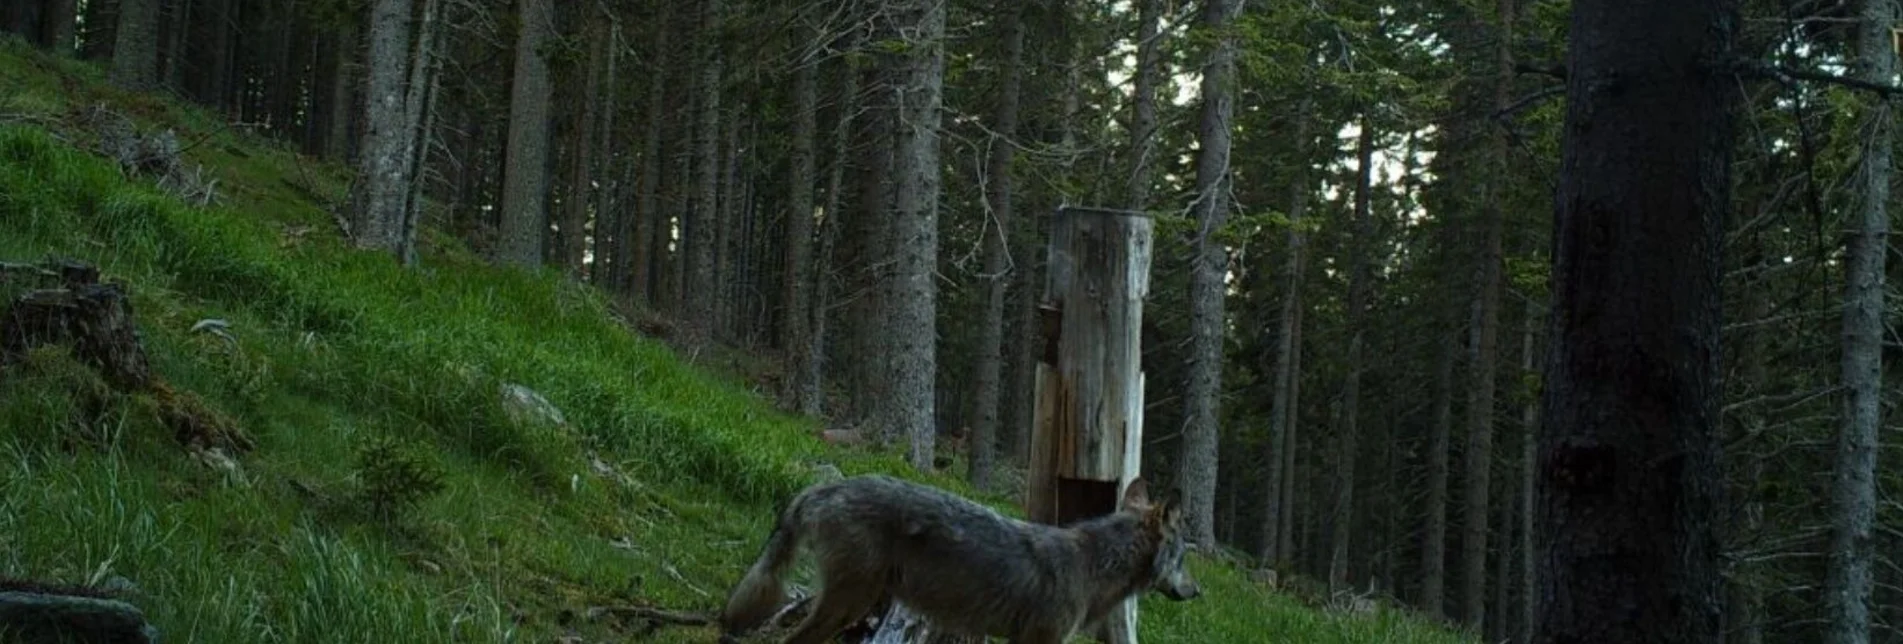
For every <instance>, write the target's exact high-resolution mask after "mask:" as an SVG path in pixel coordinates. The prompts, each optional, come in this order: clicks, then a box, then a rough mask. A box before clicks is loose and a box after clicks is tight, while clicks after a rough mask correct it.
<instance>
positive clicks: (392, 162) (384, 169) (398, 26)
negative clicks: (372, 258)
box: [350, 0, 412, 252]
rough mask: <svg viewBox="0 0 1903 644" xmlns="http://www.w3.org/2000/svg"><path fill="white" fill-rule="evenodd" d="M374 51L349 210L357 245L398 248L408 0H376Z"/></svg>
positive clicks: (404, 195)
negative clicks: (355, 180) (352, 206)
mask: <svg viewBox="0 0 1903 644" xmlns="http://www.w3.org/2000/svg"><path fill="white" fill-rule="evenodd" d="M368 17H369V22H368V27H369V33H370V54H369V68H370V74H369V76H368V84H367V86H366V87H365V91H364V93H365V95H366V96H367V97H368V100H367V101H366V102H365V105H364V122H365V123H366V124H367V125H368V126H369V127H368V129H367V131H366V132H365V135H364V144H363V155H362V157H361V159H360V163H359V167H358V170H357V183H356V189H355V193H356V194H354V195H352V203H353V204H354V205H355V208H353V209H352V210H351V221H350V229H351V230H350V236H351V241H352V242H354V243H355V244H356V246H357V247H358V248H366V249H378V250H385V251H392V252H394V251H396V250H397V247H398V245H399V242H400V239H399V237H400V235H401V234H402V229H401V225H402V221H403V213H404V210H405V208H406V206H407V204H408V203H409V202H408V194H409V188H410V186H409V183H408V181H407V177H408V175H407V173H405V172H404V170H405V168H407V167H408V166H409V164H410V149H409V148H410V135H411V127H412V125H411V123H410V121H409V118H408V116H409V113H410V111H409V109H408V103H407V100H408V98H409V96H408V95H409V92H408V91H407V90H408V89H409V82H408V79H406V78H405V75H406V72H408V71H410V69H411V56H410V0H377V1H376V2H375V3H374V4H373V5H371V10H370V13H369V16H368Z"/></svg>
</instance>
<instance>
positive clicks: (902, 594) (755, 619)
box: [721, 476, 1201, 644]
mask: <svg viewBox="0 0 1903 644" xmlns="http://www.w3.org/2000/svg"><path fill="white" fill-rule="evenodd" d="M1145 488H1146V486H1145V485H1144V484H1143V483H1142V481H1137V482H1133V483H1132V484H1131V486H1130V489H1129V492H1128V493H1126V495H1125V498H1124V502H1123V504H1122V506H1123V507H1122V508H1121V509H1119V510H1118V511H1117V512H1115V513H1112V514H1109V515H1105V516H1102V517H1097V518H1094V519H1088V520H1085V521H1081V522H1078V523H1076V524H1074V525H1071V526H1067V527H1056V526H1049V525H1043V524H1036V523H1030V522H1026V521H1020V520H1017V519H1013V518H1010V517H1006V516H1004V515H1002V514H999V513H998V512H996V511H994V510H992V509H991V508H988V507H985V506H983V505H979V504H977V503H974V502H971V501H969V500H966V499H964V498H962V497H959V496H957V495H954V494H951V493H949V492H945V491H943V490H939V489H937V488H933V487H929V486H924V485H919V484H915V483H910V482H906V481H902V480H899V479H895V478H890V477H885V476H863V477H856V478H849V479H844V480H840V481H834V482H830V483H822V484H819V485H815V486H812V487H809V488H807V489H806V490H805V491H803V492H801V493H800V494H799V495H798V496H796V497H794V499H793V500H792V502H791V503H789V504H788V505H787V508H786V509H785V511H783V512H781V514H780V516H779V520H778V522H777V525H776V526H775V527H774V529H773V532H772V534H770V535H769V536H768V537H767V544H766V547H765V548H764V549H763V551H762V552H761V555H760V558H759V560H758V561H756V562H755V563H754V564H753V567H752V568H751V569H750V570H748V572H747V575H746V577H745V578H744V579H742V580H741V582H740V584H739V585H737V586H736V587H735V588H734V591H733V594H732V596H730V597H729V599H728V603H727V609H726V611H725V612H724V613H723V615H722V618H721V624H722V625H723V627H724V628H725V629H726V630H727V631H728V633H730V634H731V633H741V632H745V631H747V630H751V629H753V628H755V627H757V626H759V624H760V623H761V622H762V621H764V620H765V619H766V618H767V617H768V616H770V615H771V614H772V613H773V612H774V611H775V610H776V609H777V608H779V605H780V604H781V603H783V602H784V601H785V598H784V592H783V591H782V590H781V587H782V585H783V582H782V579H781V577H782V576H783V575H784V574H785V571H786V568H787V567H788V566H789V565H790V564H791V563H792V561H793V559H794V555H795V554H796V553H797V551H799V550H800V549H801V547H802V546H803V547H804V549H805V550H806V551H807V552H809V553H811V554H812V555H813V556H814V557H815V558H816V559H817V561H818V564H819V570H820V577H821V580H822V583H823V589H822V591H821V593H820V596H819V599H818V602H817V603H816V607H815V608H814V609H813V612H812V614H811V615H809V616H808V617H807V619H806V621H805V622H803V623H802V624H801V625H800V627H799V628H798V629H797V630H795V631H794V633H793V634H792V635H791V636H789V637H788V638H787V639H786V640H785V641H786V642H787V643H788V644H818V643H820V642H824V641H827V640H829V639H830V638H831V637H832V636H833V635H834V634H835V633H837V632H838V631H839V630H841V629H842V628H844V627H846V626H848V625H849V624H851V623H853V622H855V621H857V620H858V619H860V618H861V617H863V616H864V615H865V614H866V613H867V612H868V611H869V610H870V609H871V608H872V607H873V606H874V604H876V603H878V602H879V600H880V599H882V598H884V597H885V596H887V595H888V594H889V595H891V596H893V597H895V598H897V599H898V600H900V601H903V602H904V603H905V604H906V605H907V606H910V607H911V608H912V609H913V610H915V611H917V612H919V613H920V614H923V615H925V616H926V617H927V618H929V619H930V620H931V621H932V623H933V624H934V625H935V626H936V627H937V628H939V629H944V630H946V631H950V632H955V633H963V634H970V635H996V636H1003V637H1008V638H1010V640H1011V641H1012V642H1019V643H1023V644H1055V643H1057V642H1062V641H1063V640H1064V638H1065V637H1068V636H1069V635H1070V634H1072V633H1074V632H1077V631H1079V630H1080V629H1082V628H1084V627H1085V626H1086V625H1092V624H1095V623H1096V622H1097V621H1098V620H1099V619H1101V618H1102V617H1103V616H1104V615H1105V614H1106V613H1107V612H1108V611H1110V609H1112V608H1114V607H1115V606H1116V605H1117V604H1118V603H1120V602H1122V601H1123V600H1124V599H1126V598H1129V597H1133V596H1136V595H1138V594H1140V593H1142V592H1143V591H1144V590H1146V589H1152V588H1154V589H1156V590H1158V591H1160V592H1162V593H1163V594H1164V595H1166V596H1169V597H1170V598H1172V599H1178V600H1184V599H1189V598H1192V597H1195V596H1196V595H1197V594H1200V592H1201V590H1200V589H1199V588H1197V586H1196V583H1195V581H1193V580H1192V579H1190V577H1189V575H1188V574H1187V573H1186V572H1184V570H1183V568H1182V555H1183V551H1184V545H1183V539H1182V535H1181V523H1182V515H1181V512H1180V511H1178V509H1177V508H1176V507H1175V504H1174V503H1170V502H1167V501H1166V502H1165V503H1163V504H1161V505H1151V504H1150V502H1149V499H1148V497H1147V495H1146V492H1145Z"/></svg>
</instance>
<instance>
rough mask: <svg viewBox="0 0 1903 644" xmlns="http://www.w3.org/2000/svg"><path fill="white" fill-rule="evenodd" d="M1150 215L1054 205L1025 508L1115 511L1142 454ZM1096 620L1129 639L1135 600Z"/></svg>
mask: <svg viewBox="0 0 1903 644" xmlns="http://www.w3.org/2000/svg"><path fill="white" fill-rule="evenodd" d="M1153 224H1154V222H1153V221H1151V219H1150V218H1149V217H1148V216H1147V215H1144V214H1143V213H1138V212H1130V211H1122V210H1102V209H1094V208H1075V207H1065V208H1059V209H1058V211H1057V216H1056V221H1054V222H1053V225H1052V226H1051V241H1050V255H1049V271H1048V275H1047V278H1046V280H1045V284H1044V298H1043V301H1042V302H1041V303H1040V304H1039V306H1038V314H1039V315H1040V318H1041V326H1042V341H1043V343H1042V355H1041V356H1040V357H1039V359H1038V365H1037V407H1036V409H1037V415H1036V419H1035V420H1034V422H1033V425H1032V428H1031V453H1030V463H1029V465H1030V471H1029V472H1028V473H1027V475H1028V478H1027V480H1026V486H1025V487H1026V490H1025V500H1024V504H1025V510H1026V513H1027V514H1028V515H1029V517H1030V518H1031V520H1033V521H1040V522H1044V523H1054V524H1065V523H1070V522H1073V521H1077V520H1079V519H1085V518H1089V517H1094V516H1100V515H1104V514H1109V513H1111V512H1114V511H1116V509H1117V503H1118V501H1119V500H1120V499H1122V498H1123V491H1124V488H1125V487H1127V486H1128V485H1129V484H1130V481H1132V480H1134V479H1136V477H1137V473H1138V470H1139V468H1140V466H1141V463H1142V447H1143V370H1142V342H1141V335H1142V334H1141V329H1142V326H1143V299H1144V297H1146V296H1147V295H1148V294H1149V290H1150V239H1151V229H1152V226H1153ZM1121 613H1122V618H1121V619H1117V618H1116V617H1111V618H1109V619H1106V620H1105V622H1106V623H1105V624H1104V627H1105V630H1106V632H1103V633H1100V634H1098V636H1099V638H1101V639H1103V641H1105V642H1113V643H1119V644H1121V643H1129V644H1135V642H1136V601H1135V600H1131V601H1128V602H1125V603H1124V605H1123V607H1122V609H1121Z"/></svg>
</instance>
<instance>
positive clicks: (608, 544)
mask: <svg viewBox="0 0 1903 644" xmlns="http://www.w3.org/2000/svg"><path fill="white" fill-rule="evenodd" d="M101 80H102V74H101V72H100V71H99V70H98V69H97V68H95V67H92V66H89V65H85V64H81V63H76V62H72V61H67V60H60V59H53V58H50V57H47V56H44V55H42V54H39V53H36V52H33V51H31V50H29V49H27V48H26V47H24V46H21V45H18V44H14V43H9V44H6V45H4V47H0V261H8V262H30V261H37V260H40V259H42V258H46V257H49V256H58V257H70V258H75V259H78V260H81V261H84V262H88V263H93V264H96V265H98V266H99V267H100V269H101V272H102V273H103V275H104V277H105V278H106V279H107V280H109V281H118V282H122V283H123V284H125V286H126V288H127V290H128V292H129V295H130V299H131V303H132V307H133V311H134V312H135V314H136V320H137V322H138V325H139V329H140V331H141V333H142V336H143V337H142V339H143V343H144V348H145V350H146V351H147V352H148V354H149V358H150V360H151V366H152V371H153V373H154V375H155V376H156V377H157V378H159V379H160V380H161V381H162V382H164V383H165V384H166V385H167V386H168V387H169V390H170V391H174V392H176V400H184V401H186V402H185V403H178V402H176V400H175V399H173V398H168V397H166V396H161V395H158V394H153V393H150V392H127V391H121V390H118V389H115V388H114V387H112V386H110V385H108V384H106V383H104V382H103V381H102V380H101V379H100V377H99V375H98V374H96V373H94V372H93V371H92V370H91V369H90V368H88V367H86V366H84V365H83V364H82V363H80V362H79V361H77V360H75V359H74V358H73V357H72V356H71V355H68V354H66V353H62V352H60V351H57V350H38V351H35V352H33V353H32V354H30V355H29V356H28V357H27V359H25V360H23V361H20V362H17V363H14V362H9V363H6V364H5V365H4V366H3V367H0V461H3V463H0V578H18V579H32V580H39V581H47V582H54V583H62V584H80V585H91V586H100V585H109V582H112V583H119V584H123V583H124V582H125V581H129V582H130V584H131V585H132V586H133V587H134V589H133V590H131V591H130V593H129V595H128V598H129V599H131V600H132V601H133V602H134V603H135V604H137V605H139V606H141V607H142V608H143V609H144V610H145V611H146V612H147V615H148V617H150V618H151V619H152V620H153V622H154V623H155V624H156V625H157V626H158V628H159V629H160V631H161V632H162V633H164V634H165V637H166V639H167V640H168V641H178V642H271V641H285V642H368V641H403V642H449V641H554V640H556V639H558V638H561V637H563V636H573V637H575V638H579V639H571V640H566V641H606V640H614V639H619V638H625V636H627V635H630V634H634V633H640V632H645V631H646V630H647V627H646V626H645V625H643V624H641V623H636V622H622V621H618V620H615V619H612V618H604V619H591V618H590V615H589V612H588V609H589V608H590V607H598V606H658V607H664V608H667V609H670V610H679V611H705V610H709V609H711V608H712V607H714V606H715V605H717V603H718V602H719V601H720V599H721V597H722V596H723V595H724V593H725V591H726V590H727V587H728V585H729V584H730V583H732V581H733V580H735V579H736V578H737V577H738V575H739V572H740V570H741V569H742V567H743V566H744V565H745V564H746V563H747V562H748V561H749V559H750V558H751V557H752V555H753V554H754V553H755V550H756V548H757V546H758V543H759V541H760V539H761V538H762V537H763V535H764V533H765V527H766V524H767V521H768V519H769V518H770V516H771V512H772V509H773V507H774V504H775V503H776V502H777V501H778V500H780V499H783V498H785V497H786V496H787V495H789V494H791V493H792V492H793V491H795V490H797V489H798V488H799V487H800V486H801V485H803V484H804V483H805V482H806V481H807V480H809V478H810V477H811V476H812V475H813V473H814V469H815V466H816V465H818V464H820V463H831V464H833V465H835V466H837V467H838V468H839V469H840V470H842V471H844V472H846V473H848V474H852V473H860V472H871V471H884V472H892V473H897V474H901V475H905V474H906V473H907V468H905V467H904V466H903V465H902V464H901V463H900V462H899V461H898V460H896V459H895V458H892V457H889V456H882V455H876V454H869V453H864V452H859V451H847V450H839V449H834V448H829V447H827V446H825V445H823V444H822V443H820V442H819V441H817V440H815V439H814V438H812V433H813V429H814V423H813V421H811V420H809V419H805V418H799V417H794V416H790V415H787V414H785V413H782V412H780V411H777V410H776V409H774V408H773V407H772V405H771V404H770V403H769V402H768V401H767V400H765V399H764V398H762V397H760V396H758V395H756V393H755V392H753V391H752V390H751V389H750V388H749V387H748V386H747V385H746V384H745V383H743V382H741V381H740V380H739V379H737V378H733V377H729V376H723V375H716V374H714V373H712V372H710V371H707V370H704V369H702V368H699V367H696V366H695V365H693V364H691V363H690V362H689V361H687V360H684V359H683V358H682V357H680V356H678V355H676V354H675V353H674V352H672V351H671V350H670V349H669V348H668V347H667V346H666V345H665V344H664V343H662V342H659V341H655V340H651V339H647V338H643V337H641V336H640V335H639V334H638V333H636V332H634V331H633V330H631V328H630V325H628V324H627V323H626V322H625V320H626V319H627V318H628V317H630V316H631V315H632V313H624V312H620V311H618V308H617V307H616V306H615V305H614V304H613V303H611V302H609V301H608V300H606V299H605V298H603V297H602V296H601V295H600V294H599V293H598V292H596V291H594V290H592V289H591V288H588V287H585V286H578V285H575V284H573V283H570V282H566V281H564V280H562V279H560V278H559V277H557V276H555V275H553V274H527V273H523V272H519V271H512V270H501V269H496V268H493V267H490V266H488V265H486V264H485V263H484V262H482V261H480V259H479V258H477V257H475V256H474V255H473V254H471V253H470V252H468V251H467V250H466V249H463V248H462V247H460V246H459V245H458V244H457V243H456V242H455V241H454V240H453V238H451V237H449V236H447V235H442V234H436V233H434V232H433V231H428V230H426V231H425V233H424V235H423V243H422V246H423V253H422V259H421V263H420V266H419V267H418V268H416V269H413V270H406V269H403V268H401V267H399V266H397V265H395V264H394V263H393V262H391V261H389V260H388V259H387V258H385V257H384V256H382V255H377V254H371V253H366V252H358V251H354V250H351V249H350V248H349V247H348V245H347V244H346V243H345V242H344V241H343V240H342V239H341V236H340V234H339V231H338V228H337V225H336V223H335V222H334V220H333V218H332V216H331V215H330V214H329V211H328V209H329V208H331V207H332V206H333V205H334V204H335V203H336V201H337V200H339V199H340V198H341V196H342V195H343V194H344V190H345V188H344V186H345V184H346V181H347V178H348V173H347V172H346V171H345V170H344V169H342V168H339V167H336V166H333V165H330V164H325V163H319V162H316V161H313V160H310V159H308V158H302V157H300V156H298V155H296V154H294V153H293V152H291V151H290V150H288V149H287V148H286V147H284V146H283V145H282V144H278V143H272V142H269V141H266V140H263V139H260V138H255V137H250V136H248V135H246V134H245V133H243V132H242V131H241V130H240V129H239V128H236V127H234V126H231V125H228V124H225V123H223V122H221V121H219V120H218V119H217V118H215V117H213V116H210V115H208V114H207V113H205V112H202V111H199V110H196V109H193V108H188V107H184V106H181V105H179V104H177V103H173V102H170V101H165V100H160V99H156V98H153V97H150V96H145V95H132V94H126V93H122V92H119V91H117V90H113V89H110V88H108V87H106V86H105V85H104V84H103V83H102V82H101ZM120 117H125V118H129V119H130V122H131V123H132V124H133V127H134V129H135V130H136V131H137V132H139V133H143V134H151V133H154V132H159V131H162V130H165V129H168V128H169V129H170V130H172V131H173V132H175V133H176V137H177V140H178V141H179V142H180V147H181V148H182V149H183V150H184V159H183V160H184V166H183V167H184V169H185V170H186V172H188V173H191V174H190V177H191V178H192V181H193V182H195V183H194V184H193V185H196V186H200V187H202V186H210V187H211V192H212V193H213V194H215V195H216V199H214V200H212V202H211V204H210V205H208V206H203V207H201V206H198V205H188V204H187V203H186V202H184V201H182V200H181V199H179V198H178V197H177V196H175V195H174V194H171V193H168V192H166V191H164V190H161V189H160V188H159V187H156V186H155V184H154V181H153V179H152V178H151V177H149V176H142V175H135V176H131V177H127V176H126V175H125V174H124V173H122V171H121V169H120V168H119V167H118V165H117V164H116V163H115V162H113V161H112V160H110V159H108V158H106V157H104V156H100V155H98V154H96V153H95V152H94V150H97V149H98V148H99V145H100V143H101V140H102V139H110V138H111V137H113V136H116V135H117V134H116V133H115V131H114V127H115V126H113V125H112V123H115V122H117V119H118V118H120ZM199 168H202V174H197V172H198V169H199ZM8 288H9V289H13V287H8ZM15 290H17V289H13V290H9V291H7V292H5V293H3V295H5V296H7V297H8V298H11V297H12V296H13V295H15V294H16V293H15V292H14V291H15ZM206 320H216V321H222V325H220V324H218V323H213V324H210V325H209V329H211V330H207V325H204V324H201V321H206ZM195 327H196V328H198V330H194V329H195ZM221 328H222V329H224V332H222V333H221V332H214V331H216V330H217V329H221ZM512 386H520V387H526V388H527V389H529V390H532V391H534V392H536V393H539V394H540V395H541V396H543V397H546V399H547V400H548V401H550V402H551V403H552V404H553V406H554V407H555V408H557V409H559V410H560V413H561V415H562V417H563V422H560V423H555V422H546V421H542V420H536V419H533V418H528V417H523V416H520V415H517V414H514V413H512V409H513V408H512V407H510V406H509V405H508V404H507V403H506V402H505V396H504V394H503V393H502V392H503V391H505V390H507V389H509V388H511V387H512ZM179 404H183V405H184V408H186V409H189V410H192V413H196V414H201V415H202V416H203V417H205V418H208V419H213V421H215V422H218V423H224V424H225V425H227V426H229V427H231V428H233V429H235V430H236V431H237V432H239V433H241V434H242V435H243V436H245V437H247V438H248V440H249V442H250V443H252V447H251V449H249V450H247V451H242V452H241V453H236V454H234V455H233V461H232V463H231V465H229V466H226V465H221V464H220V461H219V460H218V459H217V458H216V457H205V456H202V455H200V454H199V453H197V452H195V451H194V450H189V449H186V448H184V447H182V446H180V445H179V444H178V443H177V442H175V441H174V439H173V430H172V428H170V427H168V426H167V425H166V423H165V420H164V417H165V414H166V412H165V410H167V409H173V408H174V407H173V406H174V405H179ZM234 451H235V450H234ZM933 482H934V483H937V484H940V485H945V486H947V487H951V488H953V489H960V490H963V489H964V488H962V486H960V485H959V484H958V483H956V482H954V481H951V480H946V479H938V480H934V481H933ZM967 491H968V490H967ZM993 501H1001V500H1000V499H993ZM1196 572H1197V573H1198V575H1199V577H1200V580H1201V581H1202V583H1203V584H1204V587H1205V590H1206V594H1205V596H1204V597H1203V598H1202V599H1200V600H1198V601H1195V602H1191V603H1186V604H1170V603H1166V602H1163V601H1161V600H1153V601H1146V603H1145V605H1144V608H1143V611H1144V612H1143V615H1144V621H1143V629H1144V634H1145V636H1146V638H1147V639H1146V640H1145V641H1150V642H1258V641H1304V642H1454V641H1463V640H1461V639H1460V638H1458V637H1456V636H1453V635H1449V634H1446V633H1442V632H1439V631H1438V630H1436V629H1432V628H1428V627H1424V626H1421V625H1419V624H1418V623H1416V622H1413V621H1411V619H1410V618H1408V617H1406V616H1404V615H1401V614H1398V613H1390V612H1387V611H1381V612H1379V613H1377V614H1373V615H1342V614H1336V613H1324V612H1317V611H1313V610H1311V609H1309V608H1307V607H1305V606H1304V605H1303V604H1302V603H1301V602H1299V601H1297V600H1295V599H1293V598H1290V597H1288V596H1285V595H1282V594H1279V593H1274V592H1270V591H1268V590H1267V589H1264V588H1262V587H1260V586H1258V585H1256V584H1253V583H1251V582H1249V581H1248V578H1247V575H1246V574H1244V573H1242V572H1239V571H1236V570H1232V569H1229V568H1227V567H1225V566H1223V565H1220V564H1216V563H1212V562H1208V561H1198V562H1197V563H1196ZM120 579H122V580H123V581H115V580H120ZM651 637H652V638H654V640H656V641H683V642H708V641H713V639H714V637H713V633H712V630H711V629H708V628H683V627H672V626H669V627H662V628H661V629H660V630H658V631H655V632H654V633H652V635H651Z"/></svg>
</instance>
